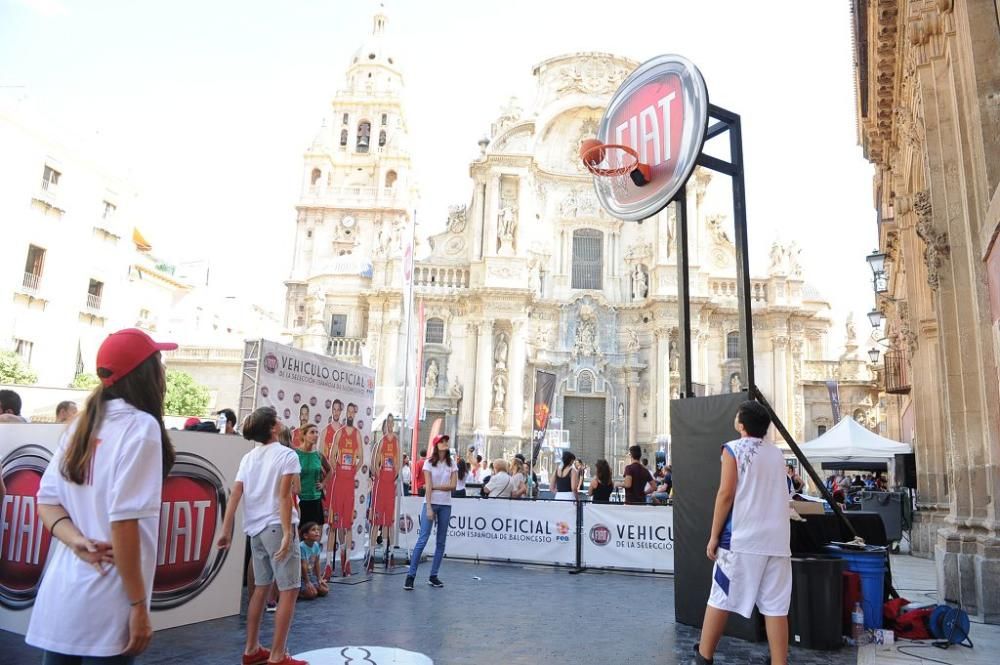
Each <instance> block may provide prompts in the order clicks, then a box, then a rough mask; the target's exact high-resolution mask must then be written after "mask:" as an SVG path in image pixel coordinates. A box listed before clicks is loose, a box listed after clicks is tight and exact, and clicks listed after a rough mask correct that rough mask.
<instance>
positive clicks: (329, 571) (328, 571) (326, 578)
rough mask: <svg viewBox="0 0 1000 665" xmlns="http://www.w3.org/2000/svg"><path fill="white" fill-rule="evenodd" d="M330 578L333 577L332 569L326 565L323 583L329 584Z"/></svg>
mask: <svg viewBox="0 0 1000 665" xmlns="http://www.w3.org/2000/svg"><path fill="white" fill-rule="evenodd" d="M331 577H333V568H332V567H330V564H326V570H324V571H323V581H324V582H329V581H330V578H331Z"/></svg>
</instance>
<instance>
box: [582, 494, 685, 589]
mask: <svg viewBox="0 0 1000 665" xmlns="http://www.w3.org/2000/svg"><path fill="white" fill-rule="evenodd" d="M581 562H582V564H583V566H584V567H585V568H625V569H629V570H646V571H656V572H661V573H672V572H674V509H673V508H671V507H670V506H627V505H624V504H620V503H617V504H616V503H606V504H594V503H588V504H585V505H584V506H583V547H582V548H581Z"/></svg>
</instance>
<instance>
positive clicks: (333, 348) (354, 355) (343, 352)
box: [326, 337, 365, 362]
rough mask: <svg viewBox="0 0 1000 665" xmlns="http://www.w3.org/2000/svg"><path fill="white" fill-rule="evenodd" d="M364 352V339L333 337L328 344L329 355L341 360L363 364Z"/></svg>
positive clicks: (327, 351)
mask: <svg viewBox="0 0 1000 665" xmlns="http://www.w3.org/2000/svg"><path fill="white" fill-rule="evenodd" d="M364 350H365V338H364V337H331V338H330V339H329V341H327V343H326V353H327V355H330V356H333V357H334V358H338V359H340V360H347V361H351V362H361V354H362V353H363V352H364Z"/></svg>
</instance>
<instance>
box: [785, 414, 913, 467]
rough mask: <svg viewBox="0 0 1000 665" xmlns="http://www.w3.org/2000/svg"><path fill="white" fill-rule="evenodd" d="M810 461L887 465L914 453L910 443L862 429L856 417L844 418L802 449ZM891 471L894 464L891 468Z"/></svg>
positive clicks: (803, 445) (805, 444)
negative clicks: (900, 457)
mask: <svg viewBox="0 0 1000 665" xmlns="http://www.w3.org/2000/svg"><path fill="white" fill-rule="evenodd" d="M800 447H801V449H802V452H803V454H805V456H806V458H808V459H809V461H810V462H819V463H820V464H822V463H824V462H827V463H829V462H838V463H845V462H859V463H872V462H885V463H888V462H890V461H891V460H892V459H894V458H895V456H896V455H905V454H907V453H912V452H913V447H912V446H910V444H908V443H900V442H899V441H893V440H892V439H887V438H885V437H884V436H879V435H878V434H875V433H874V432H871V431H869V430H868V429H866V428H864V427H862V426H861V425H860V424H859V423H858V422H857V421H855V420H854V418H843V419H842V420H841V421H840V422H839V423H837V424H836V425H834V426H833V427H831V428H830V429H829V430H827V431H826V433H824V434H823V435H821V436H818V437H816V438H815V439H813V440H812V441H807V442H806V443H803V444H802V445H801V446H800ZM890 468H891V465H890Z"/></svg>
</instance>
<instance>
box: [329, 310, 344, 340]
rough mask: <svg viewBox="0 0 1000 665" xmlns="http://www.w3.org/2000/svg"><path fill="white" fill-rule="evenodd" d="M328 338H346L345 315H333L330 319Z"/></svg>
mask: <svg viewBox="0 0 1000 665" xmlns="http://www.w3.org/2000/svg"><path fill="white" fill-rule="evenodd" d="M330 337H347V315H346V314H334V315H333V316H332V317H331V318H330Z"/></svg>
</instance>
